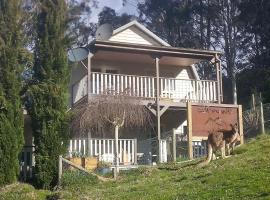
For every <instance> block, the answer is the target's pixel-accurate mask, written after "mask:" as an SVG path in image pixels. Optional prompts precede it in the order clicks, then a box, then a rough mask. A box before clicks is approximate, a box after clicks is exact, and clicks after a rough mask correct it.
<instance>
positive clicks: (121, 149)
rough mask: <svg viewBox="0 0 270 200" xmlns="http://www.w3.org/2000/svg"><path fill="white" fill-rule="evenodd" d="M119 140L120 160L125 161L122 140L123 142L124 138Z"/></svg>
mask: <svg viewBox="0 0 270 200" xmlns="http://www.w3.org/2000/svg"><path fill="white" fill-rule="evenodd" d="M118 141H119V143H120V144H119V143H118V145H119V148H118V149H119V153H118V154H119V156H120V162H123V147H122V142H123V140H118Z"/></svg>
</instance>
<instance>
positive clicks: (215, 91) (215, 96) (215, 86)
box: [213, 82, 217, 101]
mask: <svg viewBox="0 0 270 200" xmlns="http://www.w3.org/2000/svg"><path fill="white" fill-rule="evenodd" d="M216 89H217V82H214V89H213V92H214V101H216V100H217V90H216Z"/></svg>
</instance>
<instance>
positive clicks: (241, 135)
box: [238, 105, 244, 144]
mask: <svg viewBox="0 0 270 200" xmlns="http://www.w3.org/2000/svg"><path fill="white" fill-rule="evenodd" d="M238 127H239V135H240V144H244V130H243V114H242V105H239V106H238Z"/></svg>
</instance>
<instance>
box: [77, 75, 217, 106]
mask: <svg viewBox="0 0 270 200" xmlns="http://www.w3.org/2000/svg"><path fill="white" fill-rule="evenodd" d="M90 77H91V88H90V93H91V94H92V95H102V94H104V93H105V92H106V91H108V90H112V91H115V92H116V93H121V92H124V91H128V95H130V96H132V97H136V98H141V99H154V98H156V92H157V87H156V78H155V77H151V76H135V75H124V74H109V73H97V72H92V73H91V76H90ZM159 85H160V88H159V94H160V98H161V100H168V101H173V102H187V101H192V102H205V103H206V102H207V103H214V102H217V101H218V99H217V96H218V95H217V87H218V85H217V81H209V80H190V79H188V80H186V79H177V78H164V77H161V78H159ZM87 91H88V88H87V76H84V77H83V78H82V79H81V80H80V81H78V82H76V83H75V84H73V85H72V103H73V104H75V103H77V102H78V101H80V100H81V99H82V98H83V97H84V96H86V95H87Z"/></svg>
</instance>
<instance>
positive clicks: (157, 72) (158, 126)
mask: <svg viewBox="0 0 270 200" xmlns="http://www.w3.org/2000/svg"><path fill="white" fill-rule="evenodd" d="M159 59H160V58H159V57H157V56H156V57H155V64H156V87H157V88H156V105H157V110H156V117H157V135H158V156H159V162H161V159H162V155H161V146H160V145H161V140H160V139H161V137H160V135H161V133H160V104H159V100H160V99H159V97H160V94H159V89H160V85H159Z"/></svg>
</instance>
